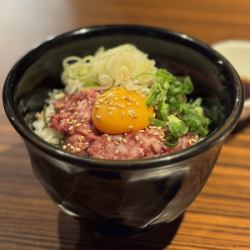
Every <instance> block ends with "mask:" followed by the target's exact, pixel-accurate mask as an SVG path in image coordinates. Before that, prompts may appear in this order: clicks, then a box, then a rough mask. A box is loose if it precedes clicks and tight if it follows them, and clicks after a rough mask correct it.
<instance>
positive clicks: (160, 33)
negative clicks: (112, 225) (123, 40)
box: [3, 24, 244, 170]
mask: <svg viewBox="0 0 250 250" xmlns="http://www.w3.org/2000/svg"><path fill="white" fill-rule="evenodd" d="M110 31H111V32H121V33H124V32H135V31H136V33H133V34H138V33H139V34H140V35H146V36H151V37H155V36H156V37H157V38H161V39H163V40H164V39H166V38H168V39H172V40H173V41H175V42H178V43H181V44H184V45H186V46H188V47H190V48H193V49H195V50H196V51H198V52H200V53H202V54H203V55H204V56H206V57H207V58H208V59H210V60H211V61H213V62H214V64H217V66H218V67H221V66H222V65H223V66H224V67H226V68H227V70H228V73H229V74H230V75H231V77H232V81H233V82H234V83H235V84H234V87H235V96H236V98H235V100H234V101H235V102H234V106H233V109H232V111H231V113H230V115H229V116H228V117H227V119H226V120H225V122H224V123H223V125H222V126H221V127H220V128H219V129H217V130H216V131H214V132H213V133H211V134H210V135H209V136H207V137H206V138H205V139H204V140H202V141H201V142H199V143H197V144H195V145H193V146H192V147H190V148H187V149H185V150H182V151H180V152H177V153H174V154H169V155H162V156H157V157H152V158H144V159H137V160H104V159H96V158H92V157H82V156H81V157H80V156H76V155H73V154H70V153H67V152H65V151H62V150H61V149H58V148H56V147H54V146H52V145H50V144H49V143H47V142H45V141H44V140H43V139H41V138H40V137H39V136H37V135H36V134H35V133H34V132H32V131H31V129H30V128H28V126H27V125H26V124H25V123H24V121H23V120H22V119H20V114H19V113H18V110H17V108H15V107H17V105H16V103H15V100H14V91H13V90H15V87H16V86H17V83H18V74H17V72H18V71H20V70H24V69H23V68H25V70H26V69H27V68H28V67H29V66H30V65H31V64H32V60H30V58H31V57H32V56H33V55H35V54H36V53H39V51H41V50H45V51H47V49H48V50H49V49H51V48H52V47H53V45H54V44H56V43H57V42H60V41H61V40H64V39H70V38H73V37H77V36H79V37H84V36H87V35H92V34H98V33H100V32H101V33H102V32H104V33H105V32H110ZM205 53H206V55H205ZM27 61H28V62H29V63H28V65H27V63H26V65H25V62H27ZM30 61H31V62H30ZM34 61H35V60H34ZM23 64H24V65H25V67H24V66H23ZM25 70H24V72H25ZM10 97H12V98H10ZM243 100H244V91H243V87H242V84H241V82H240V78H239V76H238V74H237V72H236V70H235V69H234V68H233V66H232V65H231V64H230V63H229V62H228V60H227V59H225V58H224V57H223V56H222V55H221V54H220V53H218V52H217V51H215V50H214V49H213V48H212V47H210V46H209V45H207V44H206V43H204V42H201V41H200V40H198V39H196V38H194V37H192V36H189V35H186V34H184V33H180V32H176V31H172V30H169V29H165V28H158V27H150V26H144V25H133V24H109V25H99V26H89V27H80V28H77V29H74V30H72V31H68V32H66V33H62V34H60V35H58V36H55V37H50V38H49V39H47V40H45V41H44V42H42V43H41V44H40V45H38V46H37V47H35V48H33V49H32V50H30V51H29V52H27V53H26V54H25V55H24V56H23V57H22V58H21V59H19V60H18V61H17V62H16V63H15V64H14V66H13V67H12V68H11V69H10V71H9V73H8V75H7V78H6V80H5V82H4V87H3V106H4V109H5V112H6V114H7V117H8V119H9V121H10V122H11V124H12V125H13V127H14V128H15V129H16V130H17V132H18V133H19V134H20V135H21V136H22V137H23V139H25V140H26V141H27V142H28V143H30V144H32V145H34V146H35V147H37V148H39V149H40V150H41V151H42V152H44V153H46V154H49V155H52V156H54V157H56V158H58V159H61V160H63V161H65V162H67V163H69V164H76V165H78V166H79V167H81V166H82V167H83V168H86V167H88V166H89V167H91V168H92V167H94V168H98V169H103V170H104V168H105V169H110V168H111V169H113V170H117V169H128V170H131V169H145V168H155V167H159V166H162V165H163V164H164V165H172V164H174V163H178V162H180V161H183V160H186V159H188V158H191V157H193V156H195V155H197V154H199V153H202V152H204V151H205V150H207V149H208V148H210V147H212V146H214V145H216V144H218V143H220V142H221V141H222V140H223V139H224V138H225V136H227V135H228V134H229V133H230V132H231V131H232V130H233V128H234V127H235V126H236V124H237V121H238V119H239V116H240V113H241V111H242V107H243V102H244V101H243Z"/></svg>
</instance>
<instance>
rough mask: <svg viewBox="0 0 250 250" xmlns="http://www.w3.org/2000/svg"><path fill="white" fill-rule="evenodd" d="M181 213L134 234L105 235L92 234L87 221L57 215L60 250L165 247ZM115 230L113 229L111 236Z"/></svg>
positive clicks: (173, 233)
mask: <svg viewBox="0 0 250 250" xmlns="http://www.w3.org/2000/svg"><path fill="white" fill-rule="evenodd" d="M183 218H184V214H182V215H181V216H179V217H178V218H177V219H176V220H174V221H173V222H171V223H165V224H164V223H162V224H160V225H157V226H155V227H150V229H149V230H147V231H145V232H143V233H140V234H138V235H133V237H122V236H120V237H119V236H118V237H117V236H116V237H112V236H110V237H107V235H105V237H102V236H99V235H96V234H93V225H90V224H86V221H83V220H78V219H75V218H72V217H70V216H67V215H66V214H64V213H63V212H61V211H60V212H59V214H58V236H59V240H60V248H59V249H60V250H80V249H81V250H84V249H86V250H87V249H108V250H112V249H115V250H124V249H126V250H130V249H131V250H132V249H136V250H160V249H164V248H165V247H166V246H168V245H169V244H170V243H171V242H172V240H173V238H174V237H175V235H176V233H177V231H178V229H179V227H180V225H181V223H182V221H183ZM114 234H115V232H112V235H114Z"/></svg>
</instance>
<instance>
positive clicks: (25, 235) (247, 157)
mask: <svg viewBox="0 0 250 250" xmlns="http://www.w3.org/2000/svg"><path fill="white" fill-rule="evenodd" d="M106 23H136V24H146V25H153V26H160V27H165V28H169V29H173V30H176V31H182V32H185V33H188V34H190V35H193V36H195V37H197V38H199V39H201V40H203V41H205V42H207V43H212V42H215V41H218V40H222V39H228V38H245V39H246V38H249V39H250V1H248V0H220V1H218V0H203V1H198V0H179V1H178V0H176V1H166V0H151V1H149V0H138V1H136V0H127V1H125V0H124V1H122V0H121V1H117V0H110V1H108V0H103V1H101V0H68V1H66V0H40V1H39V0H0V84H1V86H2V84H3V81H4V79H5V77H6V74H7V72H8V70H9V68H10V67H11V66H12V65H13V64H14V62H15V61H16V60H17V59H18V58H19V57H20V56H21V55H23V54H24V53H26V52H27V51H28V50H29V49H30V48H32V47H33V46H34V45H36V44H38V43H40V42H41V41H43V40H44V39H45V38H46V37H48V36H50V35H55V34H59V33H62V32H65V31H67V30H70V29H73V28H76V27H80V26H87V25H95V24H106ZM249 147H250V126H248V124H245V126H244V127H243V128H241V129H240V130H239V131H237V132H235V133H234V134H232V135H231V136H230V138H229V139H228V140H227V141H226V143H225V146H224V148H223V150H222V152H221V155H220V158H219V160H218V162H217V164H216V166H215V168H214V170H213V172H212V174H211V176H210V178H209V181H208V182H207V184H206V186H205V188H204V189H203V190H202V192H201V194H200V195H199V196H198V198H197V199H196V200H195V202H194V203H193V204H192V206H191V207H190V208H188V210H187V211H186V213H185V214H184V215H183V216H182V217H181V218H180V219H179V220H177V221H176V222H174V223H172V224H170V225H167V226H163V227H162V228H160V229H157V231H154V232H152V233H149V234H147V235H145V236H143V237H142V236H141V237H139V238H133V239H119V240H116V239H102V238H95V237H93V236H92V235H91V234H90V232H89V229H88V228H86V227H85V226H84V225H83V224H80V223H79V222H78V221H76V220H74V219H72V218H70V217H68V216H66V215H64V214H62V213H61V212H60V211H59V209H58V208H57V207H55V205H54V204H53V203H52V201H51V200H50V199H49V197H48V195H47V194H46V193H45V191H44V190H43V188H42V187H41V185H40V184H39V182H38V180H37V179H36V178H35V176H34V174H33V172H32V169H31V165H30V161H29V158H28V156H27V152H26V150H25V147H24V144H23V142H22V140H21V139H20V137H19V136H18V135H17V134H16V132H15V131H14V129H13V128H12V127H11V126H10V124H9V122H8V121H7V119H6V118H5V114H4V111H3V108H2V104H1V105H0V250H12V249H21V250H33V249H61V250H62V249H65V250H68V249H69V250H71V249H75V250H77V249H86V250H90V249H91V250H93V249H106V250H113V249H114V250H130V249H135V250H142V249H225V250H227V249H250V151H249Z"/></svg>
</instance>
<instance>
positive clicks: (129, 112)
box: [128, 109, 137, 118]
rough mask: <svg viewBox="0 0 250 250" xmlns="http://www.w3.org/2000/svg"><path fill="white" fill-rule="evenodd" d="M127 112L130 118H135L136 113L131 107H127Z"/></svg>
mask: <svg viewBox="0 0 250 250" xmlns="http://www.w3.org/2000/svg"><path fill="white" fill-rule="evenodd" d="M128 114H129V116H130V117H132V118H137V115H136V113H135V111H134V110H133V109H129V110H128Z"/></svg>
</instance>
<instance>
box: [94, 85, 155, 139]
mask: <svg viewBox="0 0 250 250" xmlns="http://www.w3.org/2000/svg"><path fill="white" fill-rule="evenodd" d="M153 113H154V110H153V108H150V107H148V106H147V104H146V97H145V96H143V95H140V94H139V93H137V92H136V91H132V90H127V89H125V88H112V89H110V90H108V91H106V92H104V93H103V94H102V95H100V96H98V97H97V99H96V102H95V104H94V107H93V111H92V121H93V123H94V125H95V127H96V128H97V129H98V130H100V131H101V132H103V133H107V134H122V133H125V132H130V131H137V130H140V129H144V128H145V127H147V126H148V125H149V122H150V118H152V117H153Z"/></svg>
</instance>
